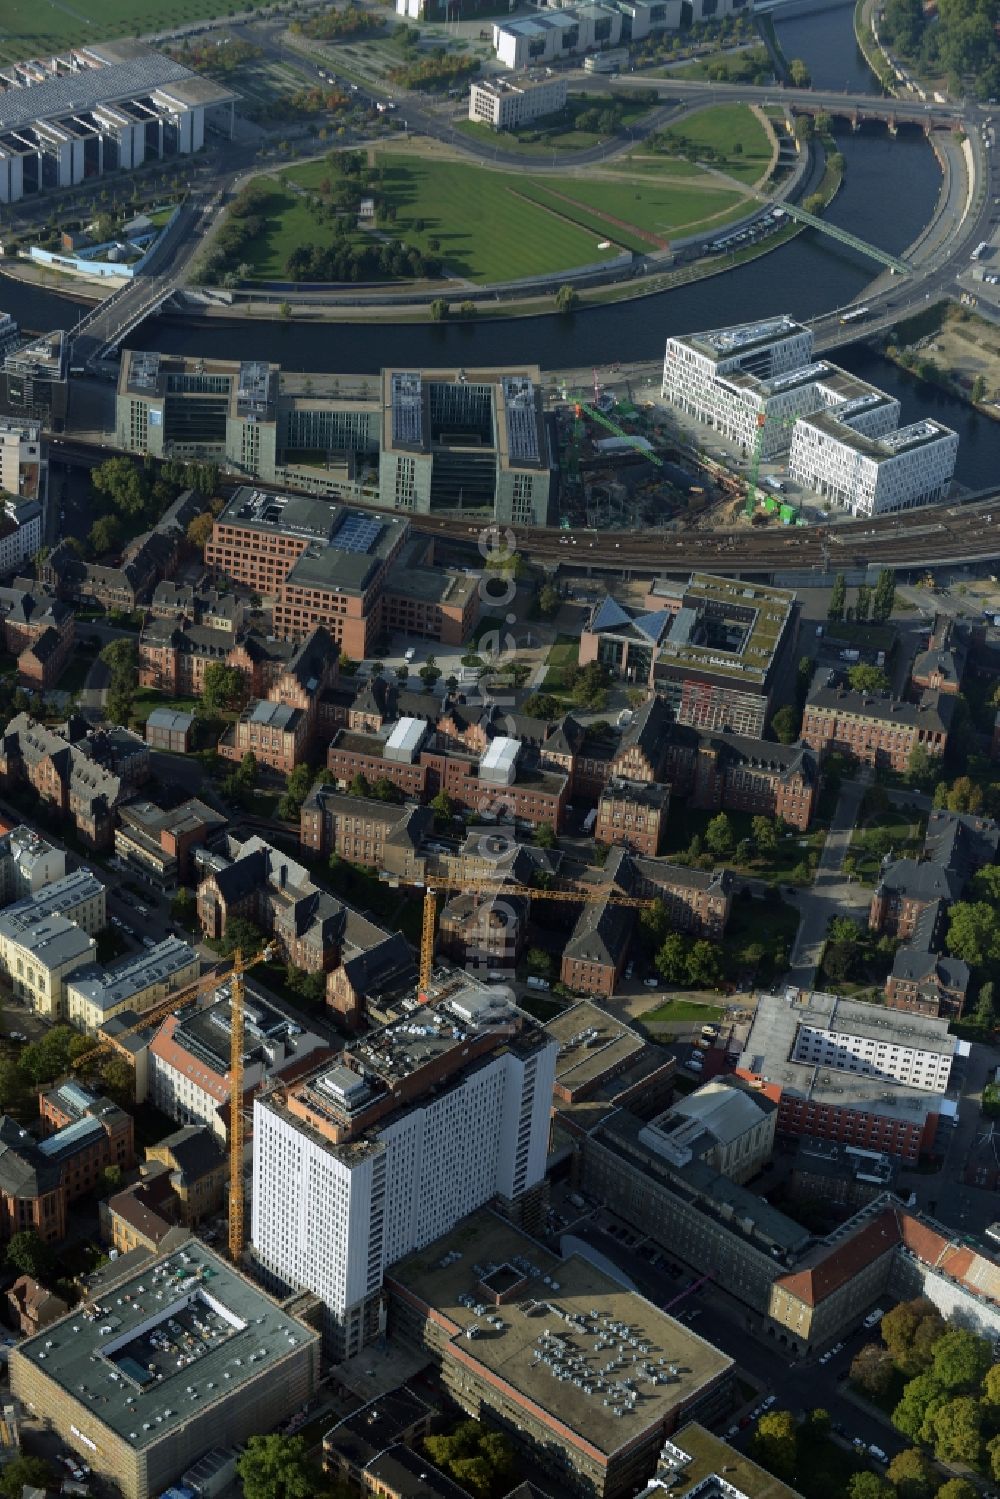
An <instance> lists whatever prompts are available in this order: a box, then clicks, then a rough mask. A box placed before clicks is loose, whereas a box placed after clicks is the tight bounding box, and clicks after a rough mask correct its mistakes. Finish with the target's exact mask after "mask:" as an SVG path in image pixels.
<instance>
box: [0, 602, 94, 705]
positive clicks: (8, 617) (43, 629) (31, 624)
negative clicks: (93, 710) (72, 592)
mask: <svg viewBox="0 0 1000 1499" xmlns="http://www.w3.org/2000/svg"><path fill="white" fill-rule="evenodd" d="M0 621H2V624H3V646H4V650H6V651H9V652H10V654H11V655H12V656H16V657H17V675H18V681H19V682H20V683H21V685H22V686H26V687H35V688H42V689H46V688H49V687H54V686H55V684H56V682H57V681H58V680H59V677H60V675H61V673H62V670H63V667H64V666H65V665H66V662H67V660H68V659H69V657H70V654H71V653H72V650H73V645H74V642H75V640H76V616H75V615H74V613H73V610H72V609H71V608H70V606H69V605H68V604H64V603H62V602H61V601H60V600H59V599H57V598H54V597H52V596H51V595H49V594H48V593H46V592H45V591H44V590H38V591H35V592H28V591H26V590H24V589H20V588H0Z"/></svg>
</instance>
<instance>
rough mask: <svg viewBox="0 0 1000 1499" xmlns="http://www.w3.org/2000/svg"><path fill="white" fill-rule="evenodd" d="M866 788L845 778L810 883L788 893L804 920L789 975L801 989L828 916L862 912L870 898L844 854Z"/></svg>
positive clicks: (812, 969) (811, 973) (812, 973)
mask: <svg viewBox="0 0 1000 1499" xmlns="http://www.w3.org/2000/svg"><path fill="white" fill-rule="evenodd" d="M866 789H867V788H866V787H865V786H864V785H862V783H861V782H860V781H845V782H844V784H843V786H842V787H841V791H840V796H839V798H838V800H837V808H836V811H835V812H834V814H833V819H832V821H831V823H830V831H829V833H828V834H827V836H826V842H825V843H824V845H823V852H822V854H821V855H820V860H819V865H818V867H817V869H816V875H815V877H814V879H813V882H812V885H811V886H810V887H809V888H808V889H806V890H800V891H798V892H797V893H796V894H795V895H793V896H791V897H790V900H791V904H792V905H794V906H797V907H798V910H799V915H800V920H799V929H798V932H797V933H796V937H795V945H794V947H793V948H792V955H791V963H790V969H789V974H788V981H789V983H792V984H796V985H797V986H798V987H799V988H800V989H811V988H812V987H813V985H814V983H815V979H816V970H817V968H818V967H819V963H820V959H821V957H822V956H823V945H824V943H825V941H826V934H827V929H828V927H829V925H830V918H831V917H832V916H862V915H863V914H864V913H866V912H867V910H868V906H869V903H870V901H871V891H870V890H869V889H868V888H867V887H866V886H864V885H862V884H860V883H857V882H855V881H852V880H849V879H848V878H847V877H846V875H845V874H844V860H845V858H846V857H847V851H848V849H849V848H850V846H851V834H852V832H853V831H854V827H855V824H856V822H857V820H858V813H859V812H860V810H861V803H862V801H863V799H864V795H865V791H866Z"/></svg>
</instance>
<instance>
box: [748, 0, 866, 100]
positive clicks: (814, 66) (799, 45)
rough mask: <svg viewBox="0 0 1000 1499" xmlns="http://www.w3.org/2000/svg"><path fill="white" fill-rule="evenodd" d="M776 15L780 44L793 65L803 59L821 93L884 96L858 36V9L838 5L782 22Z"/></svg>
mask: <svg viewBox="0 0 1000 1499" xmlns="http://www.w3.org/2000/svg"><path fill="white" fill-rule="evenodd" d="M780 17H781V11H780V10H778V11H775V13H774V30H775V34H776V35H777V38H778V44H779V46H780V47H781V50H782V52H783V53H784V54H785V57H786V58H787V60H788V61H789V62H791V60H792V58H793V57H801V59H802V61H803V62H804V63H805V64H806V66H807V67H808V69H809V72H810V74H811V76H812V81H813V84H814V85H815V87H816V88H819V89H843V90H844V92H845V93H853V94H880V93H881V92H882V90H881V88H880V87H879V84H878V81H877V80H876V78H875V75H874V74H873V73H872V70H871V69H870V68H869V66H868V64H867V63H866V62H865V58H864V53H863V52H862V51H861V48H860V47H859V46H858V44H857V41H856V40H855V36H854V7H853V5H851V4H850V3H848V4H842V5H837V6H835V7H832V8H831V9H829V10H822V11H817V12H816V13H815V14H814V15H808V16H791V17H789V19H788V20H787V21H783V20H781V19H780Z"/></svg>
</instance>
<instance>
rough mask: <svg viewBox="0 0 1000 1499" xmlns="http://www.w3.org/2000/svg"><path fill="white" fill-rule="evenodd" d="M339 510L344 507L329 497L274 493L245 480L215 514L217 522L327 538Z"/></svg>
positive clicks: (271, 532) (300, 536) (311, 538)
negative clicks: (319, 498)
mask: <svg viewBox="0 0 1000 1499" xmlns="http://www.w3.org/2000/svg"><path fill="white" fill-rule="evenodd" d="M340 514H341V507H340V506H339V505H335V504H331V503H329V502H328V501H327V500H317V499H312V498H311V497H310V496H308V495H287V494H271V493H269V492H268V491H267V490H263V489H254V488H253V487H252V486H251V485H249V484H243V485H241V486H240V488H239V489H237V491H236V492H235V494H234V495H233V497H232V499H231V500H230V501H229V503H228V505H226V506H225V508H224V509H223V510H222V511H221V512H220V513H219V515H218V516H217V517H216V524H217V525H220V526H236V527H238V528H239V529H241V530H249V531H260V532H263V533H264V534H265V535H281V536H294V537H296V538H298V539H300V540H305V541H321V542H325V541H329V539H330V537H331V536H332V535H333V533H334V531H335V530H336V528H337V517H338V516H339V515H340Z"/></svg>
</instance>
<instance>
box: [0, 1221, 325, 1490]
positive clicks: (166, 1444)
mask: <svg viewBox="0 0 1000 1499" xmlns="http://www.w3.org/2000/svg"><path fill="white" fill-rule="evenodd" d="M99 1294H100V1301H97V1300H96V1299H95V1300H93V1301H92V1302H91V1303H90V1304H89V1305H88V1307H87V1309H86V1311H85V1312H84V1313H81V1312H80V1310H79V1309H77V1310H76V1311H74V1312H72V1313H71V1314H70V1315H69V1316H67V1317H65V1318H63V1319H62V1321H59V1322H54V1323H52V1324H51V1326H49V1327H47V1328H46V1329H45V1331H44V1332H43V1333H41V1334H40V1335H39V1337H38V1338H37V1339H34V1340H31V1341H29V1342H26V1343H23V1344H21V1345H20V1347H18V1348H17V1349H15V1350H14V1351H13V1352H12V1354H11V1359H10V1380H11V1389H12V1392H13V1393H14V1394H15V1395H16V1396H17V1398H18V1400H20V1401H22V1402H23V1403H24V1404H25V1405H26V1406H27V1407H28V1408H29V1409H31V1410H33V1411H34V1412H35V1413H36V1415H37V1417H38V1419H39V1420H41V1421H44V1422H45V1423H46V1425H48V1426H49V1427H50V1428H51V1429H52V1430H53V1431H55V1432H56V1433H58V1437H59V1440H60V1442H61V1443H62V1444H63V1445H64V1446H65V1448H66V1450H67V1451H69V1452H73V1453H75V1454H76V1456H77V1457H78V1458H82V1459H83V1460H84V1461H86V1462H87V1463H88V1464H89V1466H90V1467H91V1468H92V1469H93V1470H94V1473H95V1474H96V1475H98V1476H99V1477H100V1479H101V1480H103V1481H104V1482H106V1483H109V1484H111V1483H113V1484H115V1485H116V1486H117V1487H118V1488H119V1489H120V1490H121V1492H122V1494H123V1495H124V1499H153V1496H154V1495H157V1494H162V1493H163V1492H164V1490H165V1489H166V1488H169V1486H170V1485H171V1484H173V1483H175V1482H177V1481H178V1480H179V1479H180V1478H181V1476H182V1474H184V1472H185V1471H186V1469H187V1468H188V1467H189V1466H190V1465H191V1464H192V1463H194V1462H195V1461H196V1460H197V1459H199V1458H201V1457H202V1456H203V1455H204V1454H205V1453H206V1452H208V1451H209V1450H210V1449H212V1448H216V1447H219V1446H233V1447H235V1446H238V1445H241V1444H242V1443H244V1442H246V1441H247V1439H248V1438H249V1437H250V1436H253V1435H254V1434H255V1433H258V1432H261V1431H265V1430H268V1429H269V1428H270V1427H272V1426H274V1425H275V1424H276V1423H281V1422H282V1421H284V1420H285V1419H286V1418H287V1417H288V1416H290V1415H291V1414H292V1413H293V1412H294V1411H296V1410H298V1409H299V1408H300V1407H301V1406H303V1405H306V1404H308V1402H309V1401H310V1400H311V1399H312V1398H313V1396H314V1395H315V1393H316V1390H317V1388H318V1381H319V1338H318V1336H317V1334H316V1333H315V1332H314V1331H313V1330H312V1329H311V1328H310V1327H308V1326H307V1325H306V1324H305V1323H304V1322H302V1321H299V1320H298V1318H296V1317H294V1316H292V1315H290V1314H289V1313H288V1312H287V1311H285V1310H283V1309H282V1308H281V1307H280V1306H279V1305H278V1304H277V1302H275V1301H273V1300H272V1299H271V1298H270V1297H269V1296H267V1295H266V1294H265V1293H264V1292H263V1291H261V1290H260V1289H259V1288H258V1287H257V1286H256V1285H254V1283H253V1282H252V1281H250V1280H248V1279H246V1278H245V1277H244V1276H243V1275H241V1274H240V1272H239V1271H238V1270H236V1269H234V1267H233V1266H232V1265H230V1264H228V1263H227V1262H226V1261H225V1260H224V1259H223V1258H221V1257H220V1256H219V1255H217V1254H215V1253H214V1252H213V1251H212V1250H211V1249H209V1247H208V1245H207V1244H203V1243H201V1242H200V1241H199V1240H197V1239H188V1240H186V1241H184V1242H182V1244H181V1245H180V1246H179V1247H177V1248H175V1249H173V1250H172V1251H171V1252H170V1253H169V1254H165V1255H159V1256H156V1257H154V1258H146V1259H144V1260H143V1262H142V1264H141V1265H140V1267H139V1268H138V1270H137V1269H136V1268H135V1265H134V1263H133V1264H130V1265H125V1264H124V1263H123V1264H122V1268H121V1271H120V1273H119V1274H118V1275H117V1277H116V1275H115V1273H114V1271H112V1273H111V1274H110V1275H109V1276H108V1277H106V1279H105V1281H104V1283H103V1284H102V1286H101V1287H100V1291H99ZM119 1301H120V1302H121V1306H120V1307H119V1305H118V1302H119ZM112 1313H113V1316H112ZM105 1315H108V1316H112V1322H113V1324H114V1326H113V1329H112V1332H111V1333H106V1332H103V1331H102V1329H103V1328H104V1327H106V1326H107V1322H105V1320H104V1317H105ZM151 1334H154V1335H155V1341H154V1343H153V1344H151V1343H150V1335H151ZM183 1348H187V1349H195V1350H196V1351H197V1356H196V1359H195V1361H194V1363H193V1364H192V1362H190V1361H188V1360H187V1359H185V1358H183V1357H182V1355H181V1350H182V1349H183ZM39 1354H45V1359H44V1360H42V1359H40V1358H39ZM140 1358H141V1365H140V1364H139V1363H138V1360H139V1359H140ZM178 1358H181V1367H180V1368H178ZM150 1364H152V1365H153V1370H152V1371H151V1370H150V1369H149V1365H150ZM138 1367H141V1369H142V1372H143V1373H144V1374H146V1373H150V1372H151V1373H153V1378H152V1379H151V1380H147V1381H146V1382H145V1385H146V1388H145V1391H144V1393H143V1395H142V1396H141V1397H139V1396H138V1391H139V1389H140V1388H141V1385H140V1384H138V1383H137V1381H136V1368H138ZM226 1374H228V1375H229V1378H228V1379H226V1378H225V1377H224V1376H225V1375H226ZM137 1398H141V1400H142V1405H141V1408H140V1409H141V1414H142V1417H143V1419H142V1420H141V1421H140V1420H138V1419H137V1412H136V1399H137Z"/></svg>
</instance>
